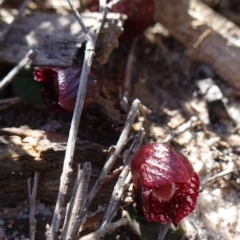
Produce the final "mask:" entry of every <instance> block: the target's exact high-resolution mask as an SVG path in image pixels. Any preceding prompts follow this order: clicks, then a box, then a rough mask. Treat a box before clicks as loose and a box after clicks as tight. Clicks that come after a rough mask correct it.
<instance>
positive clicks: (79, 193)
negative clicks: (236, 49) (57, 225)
mask: <svg viewBox="0 0 240 240" xmlns="http://www.w3.org/2000/svg"><path fill="white" fill-rule="evenodd" d="M91 171H92V168H91V163H89V162H87V163H84V164H83V169H82V170H81V169H80V165H78V175H77V179H76V182H75V186H74V190H73V194H72V197H71V200H70V202H69V204H68V207H67V213H66V217H65V222H64V226H63V231H62V234H61V239H75V238H76V236H77V235H78V231H79V228H80V225H81V223H82V212H83V206H84V203H85V200H86V195H87V191H88V185H89V180H90V175H91Z"/></svg>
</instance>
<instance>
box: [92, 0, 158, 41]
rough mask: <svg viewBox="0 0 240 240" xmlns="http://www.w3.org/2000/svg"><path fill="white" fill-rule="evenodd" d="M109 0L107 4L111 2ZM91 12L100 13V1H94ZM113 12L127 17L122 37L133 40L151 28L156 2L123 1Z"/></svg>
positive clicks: (114, 6)
mask: <svg viewBox="0 0 240 240" xmlns="http://www.w3.org/2000/svg"><path fill="white" fill-rule="evenodd" d="M111 1H112V0H108V1H107V2H111ZM89 9H90V11H92V12H94V11H99V0H92V3H91V4H90V7H89ZM111 12H115V13H123V14H126V15H127V17H128V18H127V20H126V21H125V23H124V26H123V27H124V32H123V34H122V36H121V37H120V38H121V39H123V40H131V39H133V38H135V37H136V36H137V35H139V34H141V33H142V32H143V31H144V30H145V29H146V28H148V27H149V26H150V24H151V23H152V21H153V15H154V0H121V1H119V2H118V3H117V4H115V5H113V7H112V9H111Z"/></svg>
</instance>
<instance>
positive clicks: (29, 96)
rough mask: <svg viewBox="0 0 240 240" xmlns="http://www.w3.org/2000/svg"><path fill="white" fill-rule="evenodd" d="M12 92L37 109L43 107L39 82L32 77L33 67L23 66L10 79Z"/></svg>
mask: <svg viewBox="0 0 240 240" xmlns="http://www.w3.org/2000/svg"><path fill="white" fill-rule="evenodd" d="M12 85H13V90H14V92H15V93H16V94H17V95H18V96H19V97H21V98H22V99H23V100H25V101H26V102H27V103H29V104H31V105H32V106H33V107H35V108H38V109H45V105H44V103H43V101H42V96H41V84H40V83H38V82H36V81H35V80H34V79H33V68H32V67H25V68H24V69H22V70H21V71H20V72H19V73H18V74H17V75H16V76H15V77H14V78H13V81H12Z"/></svg>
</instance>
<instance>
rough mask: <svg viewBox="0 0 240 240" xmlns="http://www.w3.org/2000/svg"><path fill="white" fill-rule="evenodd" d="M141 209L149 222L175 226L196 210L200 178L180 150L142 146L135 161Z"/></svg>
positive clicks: (135, 176) (158, 146)
mask: <svg viewBox="0 0 240 240" xmlns="http://www.w3.org/2000/svg"><path fill="white" fill-rule="evenodd" d="M131 171H132V180H133V184H134V189H135V194H136V201H137V205H138V209H139V210H140V211H141V212H142V213H143V215H144V218H145V219H146V220H147V221H149V222H161V223H167V222H170V221H171V222H172V223H173V224H174V225H175V226H176V225H177V224H178V223H179V222H180V221H181V220H182V219H183V218H184V217H185V216H187V215H188V214H189V213H191V212H192V211H193V210H194V209H195V205H196V202H197V197H198V194H199V178H198V175H197V173H196V172H194V169H193V167H192V165H191V163H190V162H189V161H188V159H187V158H186V157H185V156H183V155H182V154H181V153H179V152H177V151H176V150H175V149H173V148H172V147H170V146H168V145H163V144H158V143H150V144H146V145H144V146H143V147H141V148H140V149H139V151H138V152H137V153H136V154H135V156H134V158H133V161H132V164H131Z"/></svg>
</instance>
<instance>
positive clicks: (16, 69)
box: [0, 49, 33, 91]
mask: <svg viewBox="0 0 240 240" xmlns="http://www.w3.org/2000/svg"><path fill="white" fill-rule="evenodd" d="M32 56H33V50H32V49H30V50H29V51H28V52H27V54H26V55H25V56H24V57H23V59H22V60H21V61H20V62H19V63H18V65H17V66H15V67H14V68H13V69H12V70H11V71H10V72H9V73H8V75H7V76H6V77H5V78H4V79H3V80H2V81H1V82H0V91H1V90H3V89H4V88H5V87H6V86H7V85H8V84H10V83H11V81H12V79H13V77H14V76H15V75H16V74H17V73H18V72H19V71H20V70H21V69H22V68H23V67H24V66H26V65H27V64H28V63H29V62H30V61H31V58H32Z"/></svg>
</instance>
